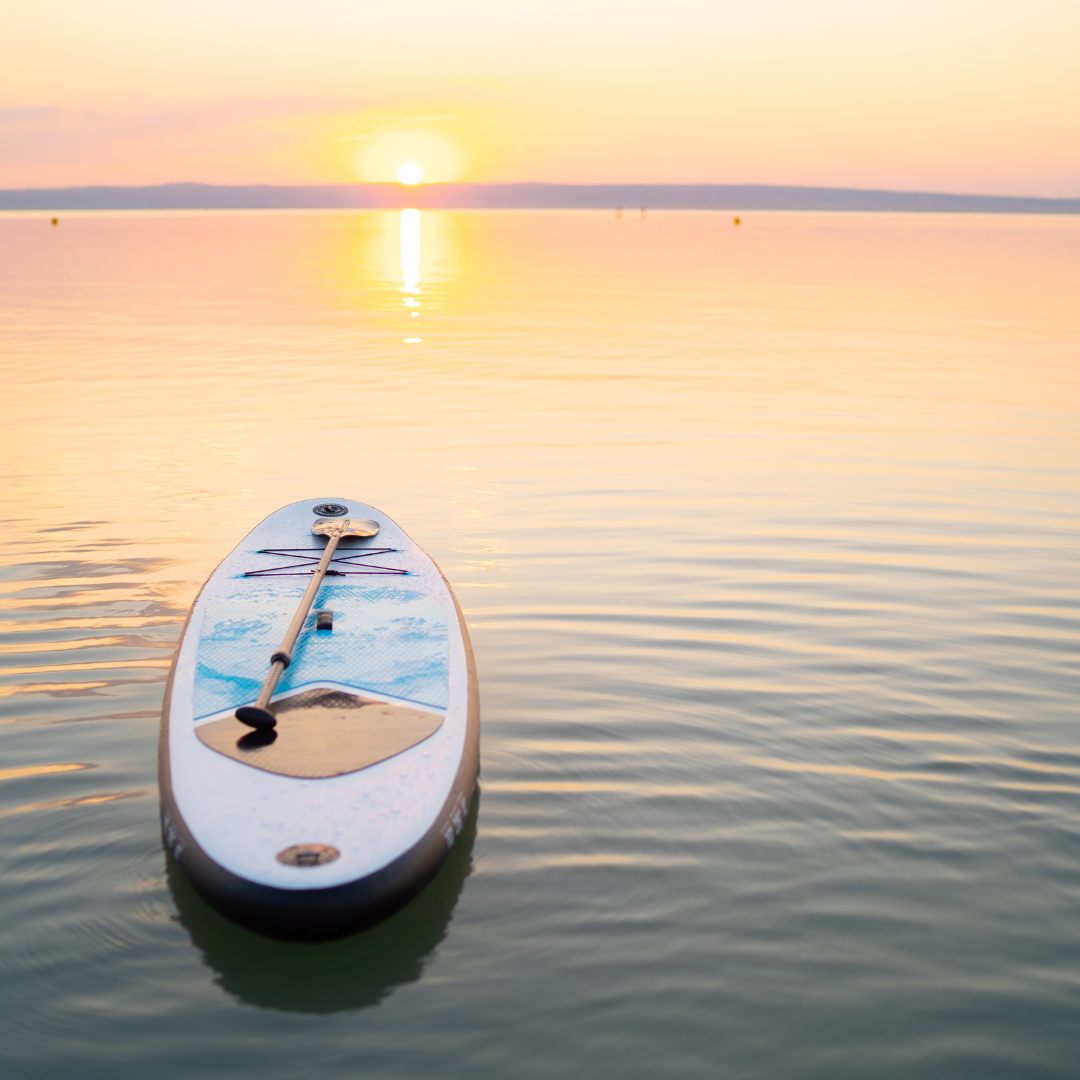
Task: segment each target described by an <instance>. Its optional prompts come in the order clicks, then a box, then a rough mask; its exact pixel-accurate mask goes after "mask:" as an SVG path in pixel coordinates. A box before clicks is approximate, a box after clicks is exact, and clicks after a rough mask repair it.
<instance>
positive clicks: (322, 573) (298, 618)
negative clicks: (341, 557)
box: [237, 520, 349, 727]
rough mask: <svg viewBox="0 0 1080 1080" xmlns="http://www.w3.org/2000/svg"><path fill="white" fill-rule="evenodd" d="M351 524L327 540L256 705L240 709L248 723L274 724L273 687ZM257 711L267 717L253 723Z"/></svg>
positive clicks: (271, 659) (243, 718)
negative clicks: (272, 709)
mask: <svg viewBox="0 0 1080 1080" xmlns="http://www.w3.org/2000/svg"><path fill="white" fill-rule="evenodd" d="M348 527H349V522H348V520H345V521H342V523H341V529H340V530H339V531H338V532H336V533H334V534H333V535H332V536H331V537H330V539H329V540H328V541H327V544H326V550H325V551H324V552H323V553H322V558H321V559H320V560H319V565H318V566H316V567H315V573H314V574H312V575H311V580H310V581H309V582H308V587H307V588H306V589H305V590H304V595H303V596H302V597H301V598H300V606H299V607H298V608H297V609H296V614H295V615H294V616H293V620H292V622H291V623H289V630H288V632H287V633H286V634H285V640H284V641H283V642H282V643H281V648H280V649H278V650H277V652H275V653H274V655H273V656H272V657H270V674H269V675H267V676H266V681H265V682H264V683H263V685H262V689H261V690H260V691H259V696H258V698H257V699H256V701H255V705H254V708H252V707H251V706H248V707H247V708H245V709H243V710H240V709H238V710H237V718H238V719H241V720H243V721H244V722H245V723H249V724H252V726H260V727H262V726H266V727H271V726H272V724H271V723H270V720H272V719H273V717H271V716H270V715H269V714H268V713H267V711H266V706H267V705H269V704H270V699H271V698H272V697H273V696H274V690H275V689H276V687H277V684H278V679H280V678H281V675H282V672H284V670H285V669H286V668H287V667H288V666H289V664H290V663H291V662H292V650H293V646H294V645H295V644H296V639H297V638H298V637H299V636H300V631H301V630H303V628H304V621H305V620H306V619H307V617H308V612H309V611H310V610H311V605H312V604H313V603H314V602H315V594H316V593H317V592H318V591H319V586H320V585H321V584H322V582H323V578H324V577H326V569H327V567H328V566H329V565H330V560H331V559H332V558H333V557H334V552H335V551H336V550H337V546H338V541H339V540H340V539H341V534H342V533H343V532H344V531H345V530H346V529H347V528H348ZM241 712H244V713H245V714H247V715H246V716H240V713H241ZM256 712H259V713H263V714H265V716H266V718H265V720H264V721H263V722H262V723H258V724H256V723H254V721H258V720H259V717H258V716H256V715H254V714H255V713H256Z"/></svg>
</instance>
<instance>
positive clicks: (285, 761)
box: [195, 690, 443, 779]
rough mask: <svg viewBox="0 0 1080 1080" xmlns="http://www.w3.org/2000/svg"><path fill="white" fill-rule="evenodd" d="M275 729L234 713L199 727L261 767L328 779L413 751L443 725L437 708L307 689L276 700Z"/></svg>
mask: <svg viewBox="0 0 1080 1080" xmlns="http://www.w3.org/2000/svg"><path fill="white" fill-rule="evenodd" d="M270 712H272V713H273V714H274V715H275V716H276V717H277V727H276V728H274V730H273V731H272V732H262V731H254V730H252V729H251V728H249V727H248V726H247V725H246V724H242V723H240V721H239V720H237V719H236V717H234V716H226V717H223V718H222V719H221V720H214V721H212V722H211V723H209V724H203V725H202V726H201V727H197V728H196V729H195V733H196V734H197V735H198V736H199V739H200V740H201V741H202V742H203V743H205V744H206V745H207V746H209V747H210V749H211V750H216V751H217V752H218V753H219V754H224V755H225V756H226V757H231V758H232V759H233V760H234V761H242V762H243V763H244V764H245V765H252V766H254V767H255V768H256V769H263V770H265V771H266V772H272V773H277V774H278V775H280V776H295V777H298V778H302V779H325V778H326V777H330V776H342V775H344V774H345V773H351V772H356V771H357V770H359V769H366V768H367V767H368V766H369V765H374V764H376V763H377V762H380V761H385V760H386V759H387V758H391V757H393V756H394V755H395V754H400V753H401V752H402V751H404V750H408V749H409V748H410V747H412V746H416V744H417V743H420V742H423V741H424V739H426V738H428V737H429V736H431V735H434V734H435V732H436V731H438V730H439V728H440V727H441V726H442V722H443V718H442V717H441V716H439V715H438V714H437V713H430V712H424V711H422V710H420V709H410V708H406V707H405V706H402V705H389V704H387V703H386V702H385V701H372V700H371V699H370V698H362V697H357V696H355V695H353V694H345V693H342V692H341V691H339V690H306V691H305V692H304V693H302V694H297V695H296V696H295V697H291V698H285V700H283V701H275V702H272V703H271V705H270Z"/></svg>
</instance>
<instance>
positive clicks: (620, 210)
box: [615, 206, 622, 217]
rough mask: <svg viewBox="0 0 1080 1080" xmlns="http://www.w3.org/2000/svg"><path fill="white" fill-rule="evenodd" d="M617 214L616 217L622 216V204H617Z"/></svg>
mask: <svg viewBox="0 0 1080 1080" xmlns="http://www.w3.org/2000/svg"><path fill="white" fill-rule="evenodd" d="M615 216H616V217H622V207H621V206H616V207H615Z"/></svg>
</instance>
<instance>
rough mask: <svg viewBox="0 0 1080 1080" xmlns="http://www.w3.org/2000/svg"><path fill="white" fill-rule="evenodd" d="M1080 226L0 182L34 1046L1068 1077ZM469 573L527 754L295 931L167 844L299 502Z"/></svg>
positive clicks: (11, 779)
mask: <svg viewBox="0 0 1080 1080" xmlns="http://www.w3.org/2000/svg"><path fill="white" fill-rule="evenodd" d="M1078 283H1080V219H1075V218H1064V217H1009V216H978V215H970V216H950V215H915V214H911V215H875V214H849V215H844V214H782V213H775V214H764V213H758V214H750V215H744V216H743V223H742V225H741V226H739V227H735V226H734V224H733V222H732V215H730V214H721V213H657V214H650V215H649V216H648V217H647V218H646V219H644V220H642V219H641V218H640V217H639V216H638V215H637V213H636V212H635V214H633V215H629V214H627V215H624V216H623V217H622V218H616V217H615V216H614V213H612V214H610V215H607V214H600V213H584V212H583V213H554V212H535V213H534V212H512V213H509V212H506V213H504V212H489V213H483V212H477V213H470V212H465V213H434V212H432V213H427V212H425V213H423V214H416V213H415V212H411V211H406V212H404V214H398V213H389V212H364V213H345V212H342V213H297V212H280V213H278V212H268V213H263V212H247V213H243V212H241V213H117V214H107V213H101V214H91V213H87V214H65V215H61V218H60V223H59V225H58V226H56V227H52V226H50V224H49V220H48V218H47V217H43V216H41V215H16V214H5V215H0V307H2V310H0V364H2V371H3V383H2V385H3V401H2V405H0V409H2V412H3V431H2V434H0V478H2V491H3V501H4V513H3V517H4V521H5V526H4V530H3V548H2V555H3V562H2V566H3V579H2V592H0V615H2V616H3V620H4V621H3V629H4V631H5V632H4V634H3V637H2V645H0V652H2V656H0V659H2V661H3V667H2V669H0V675H2V678H0V706H2V709H3V715H2V719H0V1064H2V1065H3V1067H4V1068H3V1072H4V1075H5V1076H12V1077H19V1078H23V1077H26V1078H35V1080H36V1078H38V1077H41V1078H46V1077H48V1078H50V1080H56V1078H64V1080H67V1078H71V1080H76V1078H77V1080H87V1078H95V1080H96V1078H98V1077H101V1078H109V1080H118V1078H120V1080H128V1078H131V1080H144V1078H146V1077H153V1078H154V1080H174V1078H175V1080H189V1078H191V1077H194V1076H198V1077H205V1078H211V1080H212V1078H217V1077H220V1078H229V1080H235V1078H238V1077H240V1078H246V1077H251V1078H259V1080H263V1078H272V1080H286V1078H294V1077H295V1078H297V1080H308V1078H311V1077H319V1078H326V1080H339V1078H340V1080H346V1078H349V1080H352V1078H355V1077H364V1078H388V1080H389V1078H413V1077H415V1078H418V1080H419V1078H431V1077H438V1078H443V1077H463V1078H464V1077H468V1078H470V1080H479V1078H485V1080H486V1078H491V1080H505V1078H507V1077H514V1078H523V1080H529V1078H534V1077H535V1078H538V1080H539V1078H550V1077H572V1078H579V1077H580V1078H590V1080H591V1078H594V1077H618V1078H620V1080H637V1078H642V1080H644V1078H654V1077H679V1078H683V1077H685V1078H692V1080H697V1078H715V1077H722V1078H724V1080H740V1078H755V1080H756V1078H763V1080H764V1078H767V1080H803V1078H807V1080H809V1078H814V1080H816V1078H822V1080H824V1078H829V1080H837V1078H853V1080H855V1078H859V1080H861V1078H867V1077H873V1078H874V1080H892V1078H905V1080H906V1078H919V1080H925V1078H928V1077H929V1078H934V1080H937V1078H943V1080H944V1078H948V1080H956V1078H978V1080H986V1078H996V1077H1009V1078H1012V1077H1016V1078H1024V1080H1031V1078H1042V1077H1075V1076H1076V1075H1077V1061H1078V1060H1080V725H1078V718H1077V701H1078V693H1080V663H1078V653H1080V649H1078V645H1080V549H1078V545H1077V524H1078V516H1080V500H1078V495H1080V364H1078V359H1080V355H1078V354H1080V349H1078V345H1077V343H1078V341H1080V304H1078V303H1077V295H1078ZM332 496H340V497H346V498H353V499H362V500H366V501H368V502H371V503H374V504H375V505H377V506H378V507H380V508H381V509H383V510H385V511H386V512H387V513H389V514H391V515H392V516H393V517H395V518H396V519H397V520H398V521H399V522H400V523H401V524H402V525H403V526H404V527H405V528H406V529H407V530H408V531H409V532H410V533H411V534H412V535H413V536H414V537H415V538H416V539H417V540H418V541H419V542H420V543H421V544H422V545H423V546H424V547H425V548H426V549H427V550H428V551H430V552H431V554H432V555H433V556H434V558H435V559H436V560H437V561H438V563H439V564H440V565H441V566H442V567H443V569H444V570H445V571H446V573H447V575H448V576H449V578H450V579H451V581H452V583H453V585H454V587H455V590H456V592H457V595H458V598H459V600H460V601H461V604H462V607H463V608H464V610H465V614H466V617H467V619H468V622H469V625H470V628H471V632H472V635H473V644H474V647H475V650H476V657H477V662H478V666H479V671H480V685H481V698H482V718H483V728H482V766H483V774H482V790H481V795H480V798H479V800H478V804H477V806H476V807H475V808H474V815H473V818H472V820H471V824H470V826H469V830H468V832H467V834H466V838H465V839H466V842H465V843H464V844H461V845H459V847H458V848H457V849H456V851H455V854H454V856H453V858H452V860H451V862H450V863H449V864H448V865H447V867H446V868H445V870H444V871H443V873H442V874H441V875H440V877H439V878H438V879H437V880H436V882H435V883H434V884H433V885H432V886H431V887H430V889H429V890H428V891H427V892H426V893H425V894H424V895H423V896H421V897H420V898H419V899H418V900H417V901H416V902H415V903H414V904H412V905H411V906H410V907H408V908H407V909H405V910H404V911H403V912H401V913H400V914H399V915H397V916H395V917H394V918H393V919H391V920H390V921H389V922H387V923H385V924H384V925H382V926H380V927H378V928H376V929H374V930H372V931H369V932H368V933H366V934H363V935H360V936H358V937H355V938H352V939H349V940H346V941H342V942H337V943H330V944H326V945H320V946H304V945H288V944H280V943H275V942H271V941H267V940H264V939H262V938H259V937H257V936H255V935H253V934H250V933H248V932H246V931H243V930H240V929H238V928H236V927H234V926H232V925H231V924H230V923H228V922H226V921H225V920H224V919H222V918H221V917H219V916H218V915H216V914H215V913H214V912H212V911H211V910H209V909H208V908H207V907H206V905H205V904H203V903H202V901H201V900H199V899H198V898H197V897H196V896H194V895H193V893H192V892H191V890H190V888H188V886H187V885H186V884H185V882H184V881H183V880H182V879H178V878H177V877H176V875H175V874H174V872H173V871H172V869H171V868H170V867H169V865H168V864H167V861H166V857H165V853H164V850H163V848H162V844H161V840H160V837H159V832H158V821H157V778H156V740H157V724H158V713H159V709H160V705H161V697H162V691H163V683H164V679H165V675H166V671H167V669H168V665H169V661H170V657H171V653H172V649H173V647H174V644H175V642H176V639H177V637H178V634H179V630H180V626H181V622H182V620H183V618H184V616H185V614H186V611H187V608H188V605H189V604H190V603H191V601H192V599H193V598H194V595H195V593H196V590H197V589H198V587H199V586H200V584H201V583H202V582H203V580H204V579H205V578H206V577H207V576H208V574H209V573H210V571H211V570H212V569H213V568H214V566H215V565H216V564H217V562H218V561H219V560H220V559H221V558H222V557H223V556H224V555H225V554H226V553H227V552H228V551H229V550H230V549H231V548H232V547H233V546H234V545H235V544H236V543H237V542H238V541H239V540H240V539H241V538H242V537H243V535H244V534H245V533H246V532H247V531H248V529H249V528H251V527H252V526H253V525H254V524H255V523H256V522H257V521H258V520H259V519H261V518H262V517H263V516H264V515H266V514H267V513H269V512H270V511H272V510H274V509H276V508H278V507H279V506H282V505H284V504H285V503H288V502H290V501H292V500H295V499H301V498H318V497H332Z"/></svg>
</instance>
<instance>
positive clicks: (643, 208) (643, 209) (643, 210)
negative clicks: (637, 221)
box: [641, 206, 645, 217]
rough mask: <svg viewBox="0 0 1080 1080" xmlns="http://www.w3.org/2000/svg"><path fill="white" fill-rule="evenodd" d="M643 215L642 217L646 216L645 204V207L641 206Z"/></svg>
mask: <svg viewBox="0 0 1080 1080" xmlns="http://www.w3.org/2000/svg"><path fill="white" fill-rule="evenodd" d="M641 216H642V217H644V216H645V207H644V206H643V207H642V208H641Z"/></svg>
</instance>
